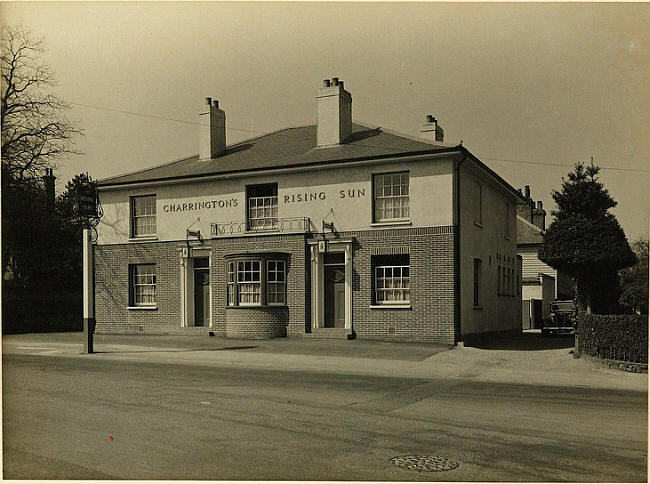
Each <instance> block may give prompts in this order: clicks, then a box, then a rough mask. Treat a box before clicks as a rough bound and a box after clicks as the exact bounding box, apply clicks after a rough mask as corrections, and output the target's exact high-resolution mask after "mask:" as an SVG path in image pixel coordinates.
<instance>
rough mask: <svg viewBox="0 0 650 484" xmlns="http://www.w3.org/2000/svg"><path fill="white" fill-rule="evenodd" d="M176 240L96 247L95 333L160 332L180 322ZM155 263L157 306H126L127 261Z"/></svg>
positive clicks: (178, 266)
mask: <svg viewBox="0 0 650 484" xmlns="http://www.w3.org/2000/svg"><path fill="white" fill-rule="evenodd" d="M177 245H178V244H177V243H176V242H152V243H143V244H120V245H106V246H102V245H99V246H96V247H95V319H96V320H97V328H96V332H97V333H160V332H165V331H166V330H168V329H177V328H179V327H180V324H181V304H180V295H181V286H180V283H181V281H180V259H179V252H178V249H177ZM146 263H154V264H156V303H157V304H156V305H157V309H155V310H150V309H127V308H128V306H129V264H146Z"/></svg>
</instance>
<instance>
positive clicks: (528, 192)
mask: <svg viewBox="0 0 650 484" xmlns="http://www.w3.org/2000/svg"><path fill="white" fill-rule="evenodd" d="M524 194H525V195H526V198H530V185H525V186H524Z"/></svg>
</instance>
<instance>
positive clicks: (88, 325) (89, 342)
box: [75, 175, 101, 355]
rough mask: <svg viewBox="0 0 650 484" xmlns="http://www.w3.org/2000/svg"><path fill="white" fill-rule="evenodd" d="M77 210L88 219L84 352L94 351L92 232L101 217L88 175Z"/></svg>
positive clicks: (84, 294) (84, 264) (85, 247)
mask: <svg viewBox="0 0 650 484" xmlns="http://www.w3.org/2000/svg"><path fill="white" fill-rule="evenodd" d="M75 208H76V212H77V215H78V216H79V217H82V218H84V219H86V227H85V228H84V230H83V326H84V354H85V355H89V354H92V353H94V352H95V351H94V348H93V335H94V333H95V268H94V263H95V261H94V257H93V256H94V247H93V237H92V232H93V231H94V227H95V225H97V223H98V222H99V219H100V218H101V209H100V208H99V197H98V195H97V184H96V183H95V182H93V181H91V180H90V177H88V176H87V175H86V180H85V182H84V183H83V184H82V185H81V186H80V187H78V189H77V203H76V207H75Z"/></svg>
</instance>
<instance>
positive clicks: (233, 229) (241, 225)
mask: <svg viewBox="0 0 650 484" xmlns="http://www.w3.org/2000/svg"><path fill="white" fill-rule="evenodd" d="M275 220H276V223H275V224H274V225H273V226H268V225H265V226H256V227H251V226H250V225H249V224H247V223H246V221H237V222H217V223H213V224H211V229H212V237H226V236H230V235H244V234H257V233H268V232H272V233H273V232H285V233H286V232H311V220H310V219H309V217H285V218H277V219H275Z"/></svg>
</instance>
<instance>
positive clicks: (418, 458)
mask: <svg viewBox="0 0 650 484" xmlns="http://www.w3.org/2000/svg"><path fill="white" fill-rule="evenodd" d="M390 463H391V464H393V465H396V466H397V467H401V468H402V469H408V470H410V471H418V472H439V471H450V470H452V469H455V468H456V467H458V462H456V461H455V460H451V459H447V458H445V457H438V456H435V455H400V456H398V457H393V458H392V459H391V460H390Z"/></svg>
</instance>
